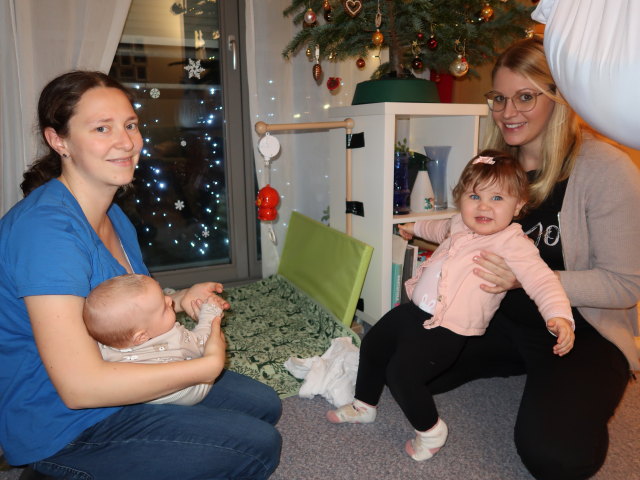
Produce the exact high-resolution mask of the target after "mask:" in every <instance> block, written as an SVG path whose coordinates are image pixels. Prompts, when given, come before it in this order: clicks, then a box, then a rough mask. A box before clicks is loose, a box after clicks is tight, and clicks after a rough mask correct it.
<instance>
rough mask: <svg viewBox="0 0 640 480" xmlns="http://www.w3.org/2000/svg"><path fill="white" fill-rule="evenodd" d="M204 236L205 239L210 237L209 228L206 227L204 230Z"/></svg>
mask: <svg viewBox="0 0 640 480" xmlns="http://www.w3.org/2000/svg"><path fill="white" fill-rule="evenodd" d="M202 236H203V237H204V238H207V237H209V229H208V228H207V227H204V230H202Z"/></svg>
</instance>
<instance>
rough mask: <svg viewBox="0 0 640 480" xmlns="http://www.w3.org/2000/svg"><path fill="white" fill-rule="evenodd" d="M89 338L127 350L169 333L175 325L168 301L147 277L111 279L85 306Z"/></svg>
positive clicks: (171, 306) (128, 275)
mask: <svg viewBox="0 0 640 480" xmlns="http://www.w3.org/2000/svg"><path fill="white" fill-rule="evenodd" d="M83 317H84V322H85V325H86V326H87V330H88V331H89V334H90V335H91V336H92V337H93V338H94V339H96V340H97V341H98V342H100V343H102V344H103V345H108V346H110V347H114V348H130V347H133V346H136V345H140V344H141V343H144V342H146V341H147V340H150V339H151V338H153V337H157V336H158V335H161V334H163V333H165V332H168V331H169V330H170V329H171V328H172V327H173V325H174V324H175V321H176V314H175V311H174V309H173V301H172V299H171V297H169V296H166V295H165V294H164V293H163V291H162V288H161V287H160V285H159V284H158V282H156V281H155V280H154V279H152V278H151V277H149V276H147V275H137V274H127V275H121V276H119V277H113V278H110V279H109V280H106V281H104V282H102V283H101V284H100V285H98V286H97V287H96V288H94V289H93V290H92V291H91V293H89V296H88V297H87V299H86V300H85V303H84V312H83Z"/></svg>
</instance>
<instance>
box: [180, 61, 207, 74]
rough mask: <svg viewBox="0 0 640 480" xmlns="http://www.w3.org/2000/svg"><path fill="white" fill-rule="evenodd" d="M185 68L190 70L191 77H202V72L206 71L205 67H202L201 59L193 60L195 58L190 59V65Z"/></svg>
mask: <svg viewBox="0 0 640 480" xmlns="http://www.w3.org/2000/svg"><path fill="white" fill-rule="evenodd" d="M184 69H185V70H186V71H187V72H189V78H191V77H196V78H197V79H199V78H200V74H201V73H202V72H204V68H202V67H201V66H200V60H195V61H194V60H193V59H191V58H190V59H189V65H187V66H186V67H184Z"/></svg>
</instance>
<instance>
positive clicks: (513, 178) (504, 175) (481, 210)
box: [452, 150, 529, 235]
mask: <svg viewBox="0 0 640 480" xmlns="http://www.w3.org/2000/svg"><path fill="white" fill-rule="evenodd" d="M452 196H453V201H454V203H455V205H456V207H458V208H459V209H460V211H461V213H462V219H463V221H464V223H465V224H466V225H467V226H468V227H469V228H471V230H473V231H475V232H476V233H479V234H481V235H489V234H492V233H496V232H498V231H500V230H502V229H504V228H506V227H507V226H508V225H509V224H510V223H511V221H512V220H513V218H514V217H518V216H520V215H522V214H523V213H524V210H525V206H526V204H527V202H528V201H529V180H528V178H527V174H526V172H525V171H524V170H523V168H522V167H521V166H520V164H519V162H518V161H517V160H515V159H514V158H513V157H511V156H510V155H508V154H506V153H504V152H499V151H496V150H484V151H482V152H480V154H478V155H477V156H475V157H474V158H472V159H471V161H470V162H469V163H468V164H467V166H466V167H465V168H464V170H463V171H462V174H461V175H460V180H458V184H457V185H456V186H455V187H454V189H453V192H452Z"/></svg>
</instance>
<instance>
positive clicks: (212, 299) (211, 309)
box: [191, 295, 229, 318]
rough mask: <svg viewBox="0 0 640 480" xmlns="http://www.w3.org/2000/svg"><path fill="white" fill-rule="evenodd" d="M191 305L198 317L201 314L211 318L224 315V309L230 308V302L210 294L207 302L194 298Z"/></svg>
mask: <svg viewBox="0 0 640 480" xmlns="http://www.w3.org/2000/svg"><path fill="white" fill-rule="evenodd" d="M191 305H192V307H193V309H194V311H195V312H196V314H197V316H198V318H200V316H201V315H207V317H209V318H215V317H222V316H223V315H224V310H226V309H228V308H229V303H228V302H227V301H226V300H224V299H223V298H221V297H219V296H217V295H210V296H209V297H207V299H206V301H205V302H202V301H197V300H194V301H193V302H192V304H191Z"/></svg>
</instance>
